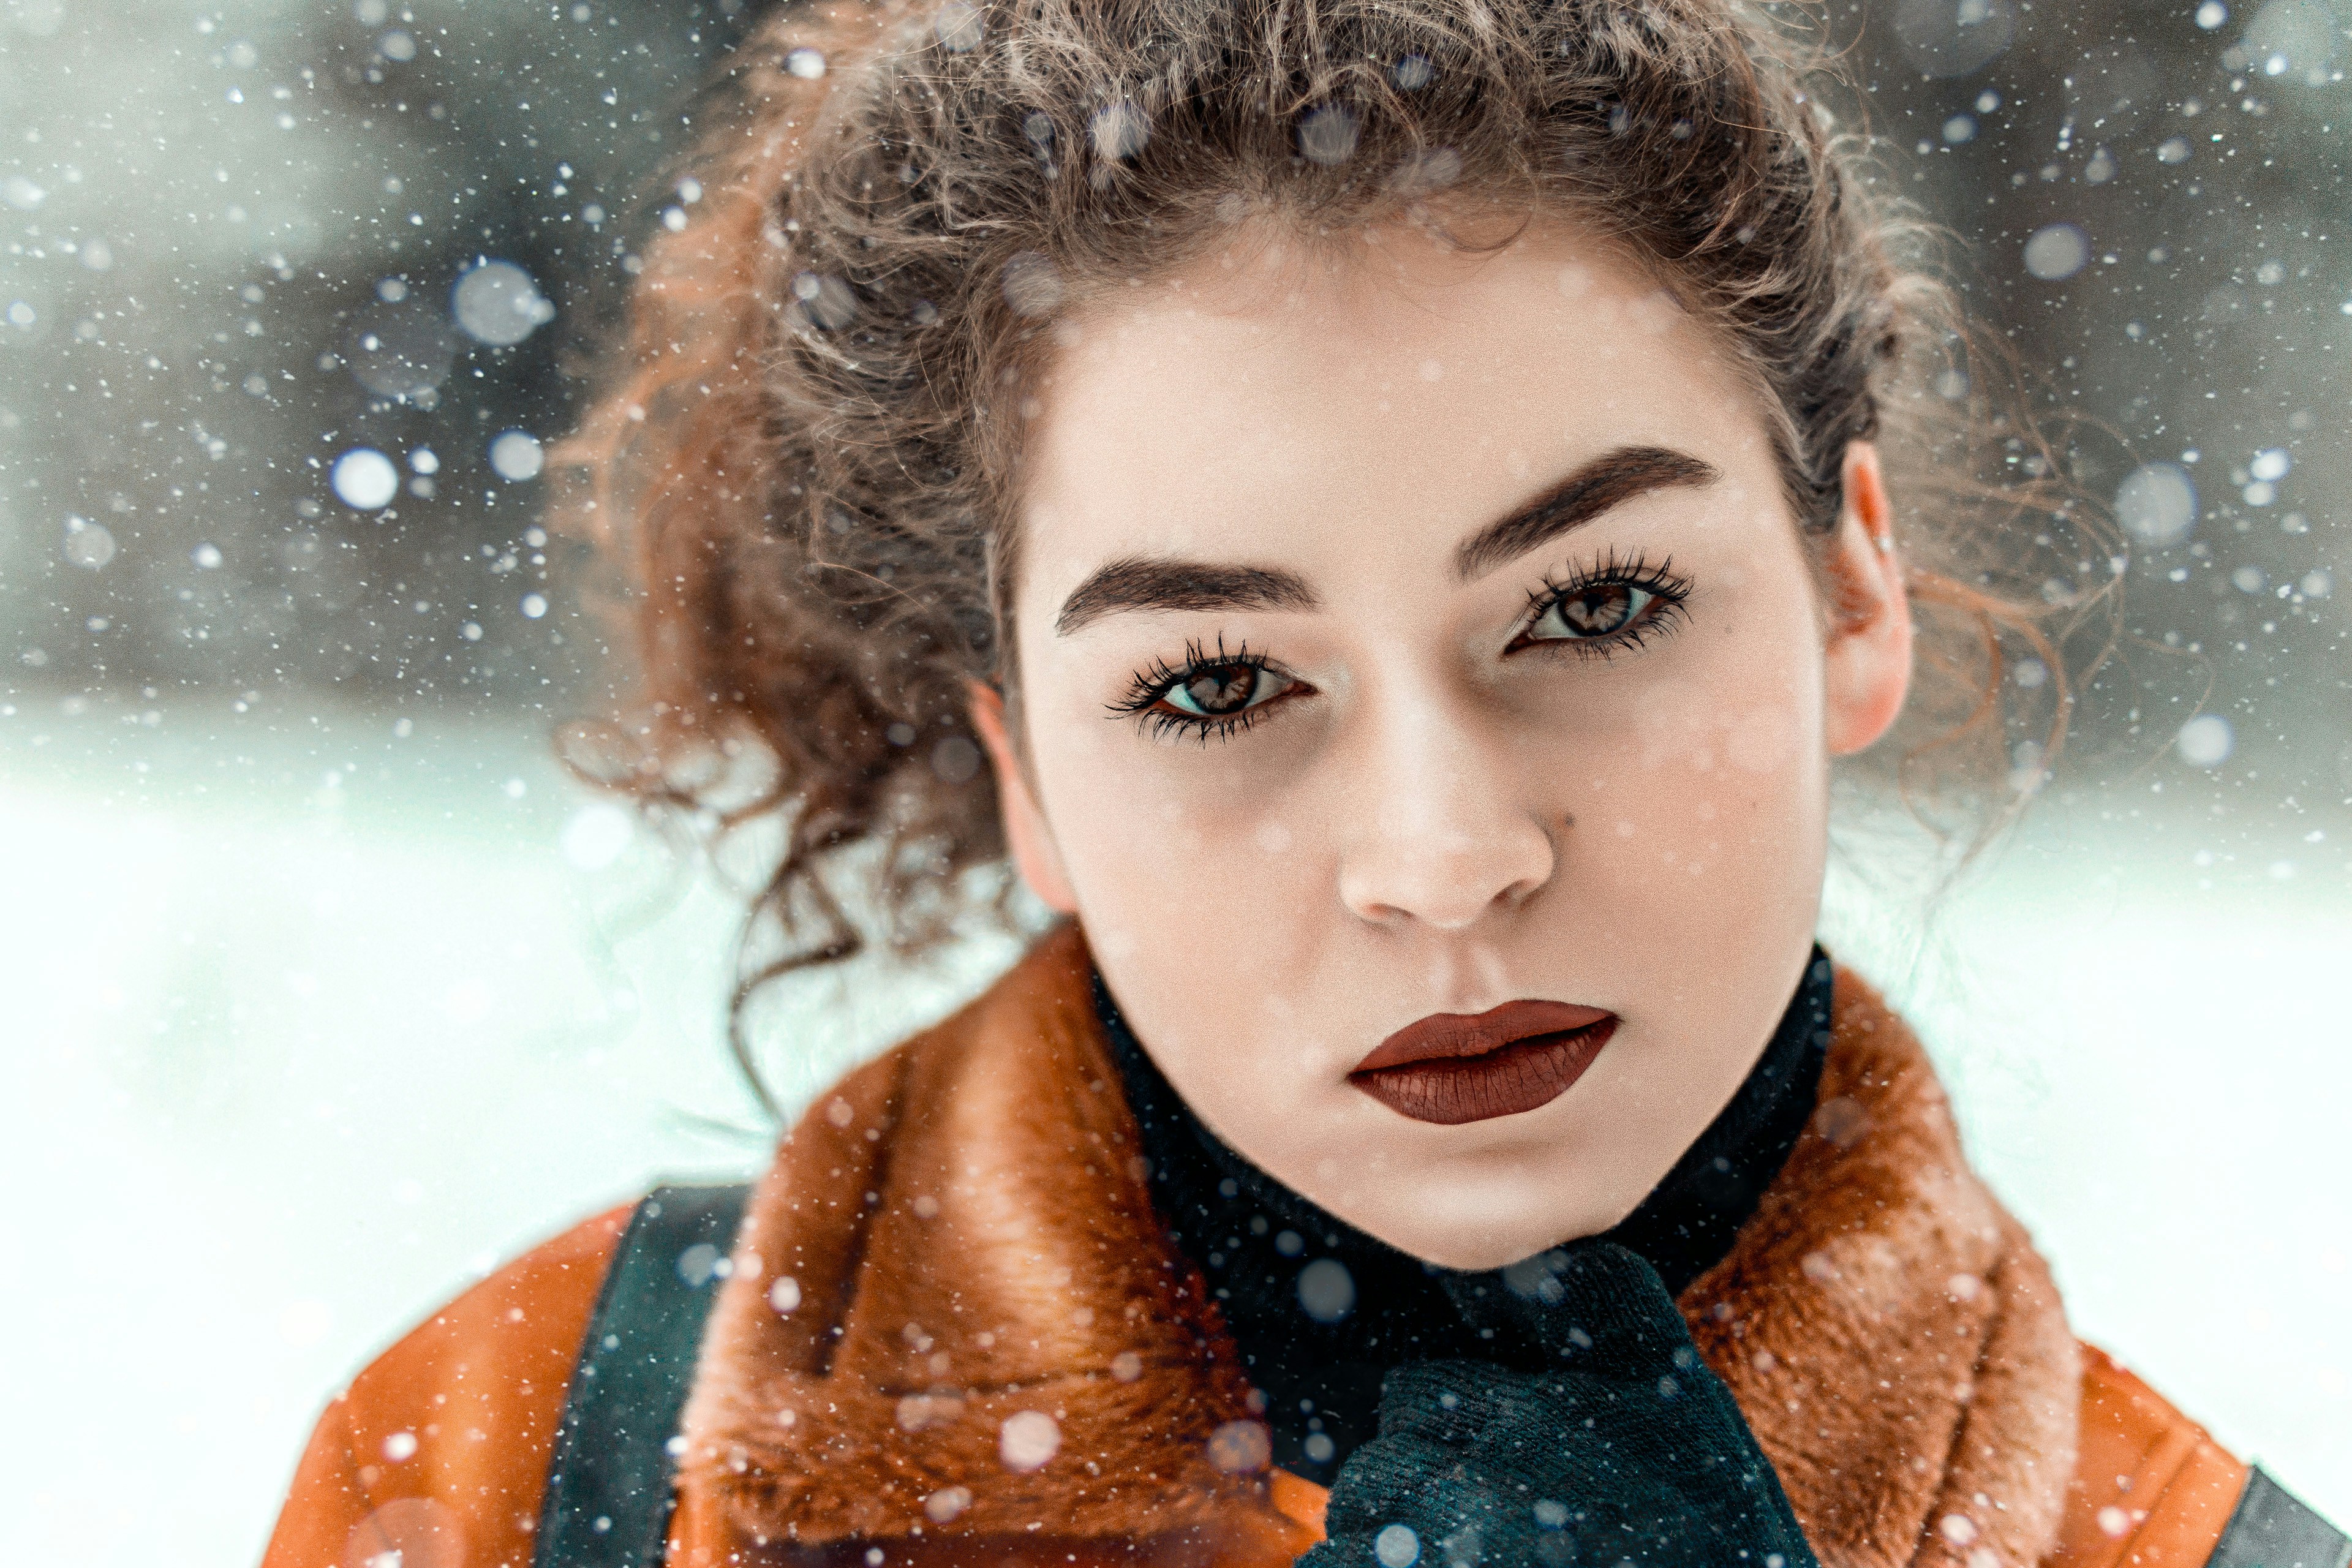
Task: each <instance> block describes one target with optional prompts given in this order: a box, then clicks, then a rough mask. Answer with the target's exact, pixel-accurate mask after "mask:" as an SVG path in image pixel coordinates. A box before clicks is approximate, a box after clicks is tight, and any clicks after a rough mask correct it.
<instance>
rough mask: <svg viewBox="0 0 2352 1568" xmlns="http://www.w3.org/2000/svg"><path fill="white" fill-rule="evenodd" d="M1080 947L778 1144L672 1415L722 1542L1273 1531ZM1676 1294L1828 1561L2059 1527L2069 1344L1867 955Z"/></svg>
mask: <svg viewBox="0 0 2352 1568" xmlns="http://www.w3.org/2000/svg"><path fill="white" fill-rule="evenodd" d="M1087 973H1088V961H1087V955H1086V952H1085V948H1084V946H1083V943H1082V942H1081V941H1080V939H1079V937H1078V935H1077V933H1076V931H1075V929H1070V928H1066V929H1064V930H1062V931H1057V932H1055V934H1054V935H1052V936H1050V937H1048V938H1046V939H1045V941H1044V942H1042V943H1040V945H1039V946H1038V948H1037V950H1036V951H1034V952H1032V953H1031V954H1030V955H1029V956H1028V957H1027V958H1026V959H1024V961H1023V962H1022V963H1021V964H1020V965H1019V966H1018V967H1016V968H1015V969H1014V970H1013V973H1010V974H1008V975H1007V976H1006V977H1005V978H1004V979H1003V980H1002V981H1000V982H998V984H996V985H995V986H994V987H993V988H992V989H991V990H990V991H989V992H988V993H987V994H985V995H983V996H982V997H981V998H980V1000H978V1001H977V1002H975V1003H973V1004H972V1005H971V1006H970V1007H967V1008H966V1009H965V1010H964V1011H962V1012H961V1013H960V1014H958V1015H957V1016H954V1017H953V1018H950V1019H949V1020H948V1021H947V1022H946V1023H944V1024H942V1025H940V1026H939V1027H938V1028H936V1029H933V1030H931V1031H929V1032H928V1033H926V1034H924V1035H921V1036H919V1037H916V1038H915V1039H913V1040H911V1041H909V1042H908V1043H907V1044H906V1045H904V1046H901V1047H898V1049H897V1050H895V1051H893V1052H891V1053H890V1054H889V1055H887V1056H886V1057H884V1058H881V1059H880V1060H878V1061H876V1062H874V1063H873V1064H871V1065H870V1066H867V1067H866V1068H861V1069H859V1070H858V1071H857V1072H855V1073H853V1074H851V1075H850V1076H849V1077H848V1078H847V1079H844V1080H843V1081H842V1082H841V1083H840V1084H839V1085H838V1086H836V1088H835V1089H834V1091H833V1092H831V1093H829V1094H826V1095H824V1096H823V1097H821V1098H820V1099H819V1100H818V1101H817V1103H816V1104H815V1105H814V1107H812V1108H811V1110H810V1111H809V1113H808V1115H807V1116H806V1118H805V1119H804V1120H803V1121H802V1122H801V1124H800V1125H799V1126H798V1127H797V1128H795V1129H794V1130H793V1132H792V1133H791V1135H790V1136H788V1137H787V1138H786V1139H784V1141H783V1142H782V1145H781V1146H780V1147H779V1149H778V1152H777V1155H776V1159H775V1162H774V1163H773V1164H772V1166H771V1167H770V1169H769V1170H768V1172H767V1173H766V1174H765V1176H764V1177H763V1178H762V1179H761V1183H760V1184H759V1187H758V1190H757V1192H756V1193H755V1194H754V1195H753V1198H752V1200H751V1210H750V1213H749V1215H748V1216H747V1218H746V1220H745V1224H744V1228H743V1231H742V1233H741V1237H740V1241H739V1243H738V1246H737V1250H736V1257H735V1269H734V1272H733V1274H732V1275H731V1277H730V1279H728V1281H727V1283H726V1285H725V1287H724V1289H723V1290H722V1293H721V1296H720V1299H719V1303H718V1306H717V1308H716V1310H715V1311H714V1313H713V1317H712V1320H711V1325H710V1330H709V1335H708V1337H707V1338H706V1340H705V1342H704V1348H703V1352H702V1361H701V1363H700V1365H699V1367H698V1372H697V1375H696V1379H695V1388H694V1394H693V1396H692V1398H691V1400H690V1401H689V1404H688V1409H687V1415H686V1436H687V1443H686V1449H687V1452H686V1458H685V1459H684V1461H683V1464H682V1467H681V1484H682V1486H683V1487H684V1488H685V1489H686V1491H687V1493H688V1500H689V1503H690V1505H691V1506H693V1507H695V1508H697V1509H698V1510H700V1509H706V1508H708V1509H711V1510H715V1511H716V1512H717V1514H718V1515H719V1516H720V1517H722V1518H723V1519H724V1520H725V1521H727V1523H728V1526H729V1528H730V1530H731V1531H733V1532H734V1533H735V1534H736V1536H737V1538H738V1539H740V1540H742V1541H745V1542H787V1541H790V1542H800V1543H802V1544H803V1545H811V1544H820V1543H825V1542H845V1541H849V1540H858V1539H878V1540H885V1541H887V1540H894V1539H904V1538H907V1537H909V1536H915V1535H925V1534H928V1535H929V1536H930V1537H932V1538H935V1539H936V1538H938V1537H940V1536H947V1537H950V1538H952V1537H957V1536H965V1535H978V1536H1017V1535H1021V1534H1024V1533H1025V1532H1028V1531H1036V1530H1039V1529H1041V1528H1042V1529H1044V1530H1045V1531H1050V1532H1051V1533H1052V1534H1053V1535H1055V1536H1057V1537H1062V1538H1072V1537H1080V1538H1094V1539H1105V1538H1114V1539H1132V1538H1137V1537H1145V1536H1155V1535H1161V1534H1165V1533H1170V1532H1175V1533H1184V1534H1199V1533H1200V1532H1202V1531H1216V1532H1217V1533H1219V1534H1221V1535H1230V1534H1231V1532H1232V1531H1234V1530H1235V1529H1242V1530H1244V1531H1250V1530H1257V1529H1259V1527H1261V1526H1262V1527H1263V1533H1264V1534H1265V1538H1266V1539H1269V1540H1271V1539H1276V1538H1278V1537H1279V1535H1280V1533H1281V1531H1282V1530H1283V1529H1284V1526H1283V1524H1282V1521H1281V1520H1280V1517H1279V1516H1278V1515H1277V1514H1276V1512H1275V1510H1274V1509H1273V1507H1272V1505H1271V1503H1270V1501H1269V1500H1268V1496H1267V1489H1266V1485H1265V1477H1264V1475H1263V1474H1262V1473H1260V1472H1259V1470H1258V1468H1257V1467H1258V1466H1260V1465H1262V1464H1263V1454H1264V1447H1263V1439H1262V1436H1261V1435H1260V1434H1259V1432H1258V1430H1257V1428H1256V1427H1255V1424H1254V1423H1253V1422H1252V1421H1251V1416H1252V1409H1251V1398H1252V1395H1251V1391H1250V1389H1249V1387H1248V1385H1247V1384H1246V1383H1245V1382H1244V1379H1243V1377H1242V1374H1241V1373H1240V1371H1239V1369H1238V1367H1237V1365H1236V1361H1235V1356H1234V1351H1233V1347H1232V1344H1231V1342H1230V1340H1229V1339H1228V1337H1227V1336H1226V1334H1225V1331H1224V1330H1223V1326H1222V1324H1221V1323H1220V1321H1218V1318H1217V1314H1216V1311H1215V1309H1214V1307H1213V1305H1212V1304H1211V1303H1210V1302H1209V1301H1208V1300H1206V1299H1205V1293H1204V1290H1203V1287H1202V1281H1201V1279H1200V1277H1199V1275H1198V1274H1197V1273H1196V1272H1195V1271H1194V1270H1193V1268H1192V1267H1191V1265H1190V1264H1189V1263H1188V1262H1187V1261H1186V1260H1185V1259H1183V1258H1181V1257H1180V1256H1178V1255H1176V1254H1175V1253H1174V1252H1173V1251H1172V1250H1171V1248H1170V1247H1169V1245H1168V1243H1167V1241H1166V1239H1165V1237H1164V1236H1163V1234H1162V1232H1161V1231H1160V1227H1159V1226H1158V1224H1157V1222H1156V1221H1155V1220H1154V1219H1153V1217H1152V1214H1151V1210H1150V1200H1149V1197H1148V1195H1147V1189H1146V1187H1145V1184H1144V1183H1143V1180H1142V1167H1141V1161H1140V1159H1139V1156H1138V1153H1137V1149H1138V1142H1137V1135H1136V1130H1135V1126H1134V1123H1133V1121H1132V1120H1131V1119H1130V1117H1129V1111H1128V1109H1127V1106H1126V1103H1125V1100H1124V1099H1123V1098H1122V1096H1121V1095H1120V1093H1119V1090H1118V1078H1117V1074H1116V1072H1115V1070H1114V1069H1113V1068H1112V1066H1111V1063H1110V1061H1109V1058H1108V1056H1107V1054H1106V1052H1105V1049H1104V1047H1103V1043H1102V1040H1101V1037H1100V1034H1099V1026H1098V1025H1097V1022H1096V1019H1095V1016H1094V1010H1093V1007H1092V1005H1091V1001H1090V998H1089V995H1088V993H1087ZM1681 1304H1682V1307H1683V1310H1684V1312H1685V1315H1686V1316H1687V1317H1688V1319H1689V1320H1690V1322H1691V1328H1692V1331H1693V1333H1694V1335H1695V1336H1696V1339H1697V1342H1698V1345H1699V1348H1700V1351H1701V1352H1702V1353H1703V1354H1704V1355H1705V1356H1706V1360H1707V1362H1708V1363H1709V1364H1710V1365H1711V1366H1713V1367H1714V1368H1715V1370H1716V1372H1717V1373H1718V1374H1719V1375H1720V1376H1721V1377H1722V1378H1723V1379H1724V1381H1725V1382H1726V1383H1727V1384H1728V1385H1729V1387H1730V1389H1731V1392H1732V1394H1733V1395H1734V1396H1735V1397H1736V1398H1737V1399H1738V1403H1739V1405H1740V1408H1741V1409H1742V1411H1743V1412H1745V1413H1746V1415H1747V1416H1748V1421H1749V1423H1750V1424H1751V1426H1753V1427H1754V1428H1755V1431H1756V1435H1757V1438H1758V1440H1759V1443H1760V1444H1761V1445H1762V1447H1763V1448H1764V1451H1765V1452H1766V1453H1767V1454H1768V1455H1769V1457H1770V1458H1771V1459H1772V1462H1773V1464H1774V1465H1775V1467H1776V1468H1778V1469H1779V1471H1780V1479H1781V1481H1782V1483H1783V1485H1784V1486H1785V1487H1786V1488H1787V1489H1788V1493H1789V1496H1790V1501H1791V1502H1792V1503H1793V1505H1794V1506H1795V1508H1796V1510H1797V1514H1798V1517H1799V1519H1800V1520H1801V1521H1802V1523H1803V1525H1804V1527H1805V1530H1806V1533H1807V1535H1808V1536H1809V1537H1810V1538H1811V1540H1812V1542H1813V1543H1814V1545H1815V1548H1816V1550H1817V1551H1818V1552H1820V1554H1821V1556H1822V1560H1823V1562H1824V1563H1827V1564H1830V1565H1832V1568H1849V1565H1852V1568H1894V1565H1896V1564H1908V1563H1916V1564H1920V1565H1921V1568H1992V1565H1993V1564H2004V1565H2012V1568H2014V1565H2019V1564H2025V1563H2032V1562H2034V1561H2035V1560H2037V1559H2038V1558H2040V1557H2041V1556H2042V1554H2043V1553H2044V1552H2046V1551H2047V1550H2048V1549H2049V1547H2050V1545H2051V1543H2052V1542H2053V1541H2054V1540H2055V1538H2056V1534H2057V1528H2058V1521H2059V1517H2060V1511H2061V1505H2062V1502H2063V1496H2064V1490H2065V1483H2066V1481H2067V1479H2068V1478H2069V1476H2070V1475H2071V1474H2072V1472H2073V1468H2074V1438H2075V1415H2076V1405H2077V1397H2076V1387H2077V1383H2076V1379H2077V1376H2078V1369H2077V1363H2076V1347H2075V1343H2074V1338H2073V1336H2072V1335H2071V1334H2070V1333H2069V1332H2068V1331H2067V1329H2066V1324H2065V1321H2064V1318H2063V1314H2062V1312H2061V1311H2060V1309H2059V1305H2058V1300H2057V1297H2056V1294H2055V1292H2054V1290H2053V1289H2052V1286H2051V1283H2050V1279H2049V1275H2048V1272H2047V1271H2046V1269H2045V1268H2043V1266H2042V1260H2041V1259H2040V1258H2038V1257H2036V1256H2035V1254H2034V1252H2033V1250H2032V1247H2031V1246H2030V1245H2029V1244H2028V1242H2027V1241H2026V1238H2025V1237H2024V1235H2023V1233H2022V1232H2021V1230H2020V1229H2019V1228H2018V1226H2017V1224H2016V1222H2015V1221H2014V1220H2012V1219H2011V1218H2010V1216H2009V1215H2007V1214H2006V1213H2004V1212H2003V1211H2002V1210H2001V1208H2000V1205H1998V1204H1997V1203H1995V1202H1994V1200H1993V1199H1992V1198H1991V1196H1990V1194H1988V1193H1987V1192H1986V1191H1985V1189H1984V1187H1983V1186H1982V1185H1981V1184H1979V1182H1978V1180H1977V1179H1976V1177H1975V1176H1974V1175H1973V1174H1972V1173H1970V1172H1969V1169H1968V1166H1967V1164H1966V1163H1965V1162H1964V1161H1963V1159H1962V1157H1961V1154H1960V1151H1959V1146H1958V1138H1957V1135H1956V1134H1955V1132H1954V1130H1953V1127H1952V1124H1951V1121H1950V1117H1949V1114H1948V1110H1947V1108H1946V1105H1945V1101H1944V1098H1943V1093H1942V1090H1941V1089H1940V1088H1939V1087H1938V1086H1937V1082H1936V1079H1935V1076H1934V1073H1933V1071H1932V1070H1931V1068H1929V1066H1928V1064H1927V1058H1926V1056H1925V1054H1924V1053H1923V1052H1922V1051H1921V1050H1920V1048H1919V1046H1918V1044H1917V1042H1916V1040H1914V1039H1913V1038H1912V1037H1911V1035H1910V1033H1909V1031H1907V1030H1906V1029H1905V1028H1904V1026H1902V1024H1901V1023H1900V1022H1899V1021H1897V1020H1896V1019H1895V1017H1894V1016H1892V1015H1891V1014H1890V1013H1888V1012H1887V1011H1886V1009H1885V1005H1883V1004H1882V1003H1881V1002H1880V1001H1879V999H1878V998H1877V997H1876V996H1875V995H1874V994H1873V993H1872V992H1871V991H1870V990H1869V988H1868V987H1867V986H1866V985H1864V984H1862V983H1861V982H1860V981H1858V980H1856V979H1855V978H1854V977H1853V975H1851V974H1848V973H1843V972H1841V973H1839V975H1838V977H1837V983H1836V1016H1835V1023H1834V1032H1833V1035H1832V1044H1831V1047H1830V1054H1829V1060H1828V1064H1827V1067H1826V1068H1825V1069H1824V1072H1823V1076H1822V1089H1821V1107H1820V1110H1819V1111H1818V1112H1817V1113H1816V1115H1815V1117H1814V1120H1813V1122H1812V1125H1811V1129H1810V1130H1809V1131H1807V1133H1806V1134H1805V1136H1804V1138H1803V1139H1802V1140H1801V1142H1800V1143H1799V1145H1798V1148H1797V1152H1795V1154H1794V1155H1792V1156H1791V1158H1790V1162H1789V1163H1788V1166H1787V1167H1786V1169H1785V1170H1784V1171H1783V1172H1782V1173H1781V1174H1780V1178H1779V1180H1778V1181H1777V1182H1776V1183H1775V1184H1774V1185H1773V1187H1772V1188H1771V1190H1770V1191H1769V1193H1768V1194H1766V1197H1765V1200H1764V1202H1763V1205H1762V1206H1761V1207H1760V1208H1759V1212H1758V1213H1757V1215H1756V1216H1755V1217H1754V1218H1753V1219H1752V1220H1751V1221H1750V1222H1749V1223H1748V1226H1746V1227H1745V1228H1744V1229H1743V1230H1742V1231H1741V1232H1740V1234H1739V1237H1738V1239H1737V1241H1736V1243H1735V1245H1734V1247H1733V1249H1732V1252H1731V1255H1730V1256H1729V1257H1728V1258H1726V1259H1724V1261H1723V1262H1722V1263H1720V1264H1718V1265H1717V1267H1716V1268H1713V1269H1711V1270H1709V1271H1708V1272H1707V1273H1706V1275H1704V1276H1702V1277H1701V1278H1700V1279H1697V1280H1696V1281H1695V1282H1694V1283H1693V1284H1692V1285H1691V1287H1690V1289H1688V1290H1686V1291H1685V1293H1684V1295H1683V1297H1682V1300H1681ZM780 1307H781V1308H782V1309H783V1310H780ZM1033 1461H1034V1463H1033ZM1293 1528H1295V1527H1293ZM1031 1539H1035V1537H1034V1536H1032V1537H1031Z"/></svg>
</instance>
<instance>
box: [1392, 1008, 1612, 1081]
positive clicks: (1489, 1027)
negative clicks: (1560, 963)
mask: <svg viewBox="0 0 2352 1568" xmlns="http://www.w3.org/2000/svg"><path fill="white" fill-rule="evenodd" d="M1613 1016H1615V1015H1613V1014H1611V1013H1609V1012H1606V1011H1604V1010H1603V1009H1601V1008H1599V1007H1578V1006H1574V1005H1570V1004H1569V1003H1566V1002H1506V1003H1504V1004H1503V1005H1501V1006H1499V1007H1489V1008H1488V1009H1487V1010H1486V1011H1485V1012H1484V1013H1432V1014H1431V1015H1430V1016H1428V1017H1426V1018H1423V1019H1422V1020H1420V1021H1419V1022H1418V1023H1412V1024H1407V1025H1406V1026H1404V1027H1403V1028H1402V1029H1399V1030H1398V1031H1397V1032H1396V1033H1395V1034H1393V1035H1391V1036H1390V1037H1388V1038H1387V1039H1385V1040H1382V1041H1381V1043H1380V1044H1379V1045H1377V1046H1375V1047H1372V1051H1371V1054H1370V1056H1367V1057H1366V1058H1364V1059H1363V1060H1362V1061H1360V1062H1358V1063H1357V1064H1356V1068H1355V1070H1356V1071H1357V1072H1378V1071H1380V1070H1381V1068H1400V1067H1408V1066H1410V1065H1412V1063H1414V1062H1425V1061H1431V1060H1435V1059H1440V1058H1448V1057H1476V1056H1484V1055H1486V1053H1487V1052H1488V1051H1493V1050H1499V1049H1501V1048H1502V1047H1505V1046H1507V1045H1509V1044H1510V1043H1511V1042H1512V1041H1514V1040H1524V1039H1528V1038H1530V1037H1533V1036H1536V1035H1565V1034H1569V1033H1570V1032H1572V1031H1574V1030H1577V1029H1586V1028H1590V1027H1591V1026H1593V1025H1595V1024H1597V1023H1599V1022H1601V1019H1603V1018H1608V1017H1613Z"/></svg>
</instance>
